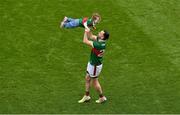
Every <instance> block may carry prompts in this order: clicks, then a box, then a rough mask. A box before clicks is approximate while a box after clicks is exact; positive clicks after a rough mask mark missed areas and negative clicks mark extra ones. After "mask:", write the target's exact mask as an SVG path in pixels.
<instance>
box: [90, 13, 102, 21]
mask: <svg viewBox="0 0 180 115" xmlns="http://www.w3.org/2000/svg"><path fill="white" fill-rule="evenodd" d="M97 17H99V21H98V22H100V21H101V16H100V15H99V14H98V13H93V14H92V20H93V21H94V20H96V18H97Z"/></svg>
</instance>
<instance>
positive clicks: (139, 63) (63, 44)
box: [0, 0, 180, 114]
mask: <svg viewBox="0 0 180 115" xmlns="http://www.w3.org/2000/svg"><path fill="white" fill-rule="evenodd" d="M93 12H99V13H100V14H101V15H102V22H101V23H100V24H99V25H98V26H97V30H96V31H95V33H96V34H97V32H98V31H100V30H101V29H108V31H109V32H110V34H111V37H110V40H109V41H108V43H107V44H108V45H107V49H106V53H105V56H104V67H103V71H102V74H101V76H100V78H99V79H100V82H101V84H102V87H103V89H104V94H105V95H106V96H107V98H108V101H107V103H105V104H101V105H98V104H95V100H96V99H97V98H98V95H97V93H96V92H95V91H94V90H93V89H91V95H92V101H91V102H90V103H85V104H78V103H77V101H78V100H79V99H80V98H81V97H82V96H83V94H84V75H85V70H86V64H87V62H88V59H89V54H90V48H88V47H87V46H86V45H84V44H83V43H82V37H83V29H82V28H76V29H69V30H63V29H59V20H61V19H62V18H63V17H64V16H65V15H66V16H71V17H74V18H79V17H83V16H90V15H91V14H92V13H93ZM178 14H180V1H179V0H159V1H156V0H109V1H106V0H89V1H85V0H71V1H67V0H52V1H49V0H18V1H16V0H1V1H0V113H151V114H152V113H180V110H179V107H180V101H179V98H180V85H179V84H180V78H179V76H180V69H179V68H180V41H179V37H180V22H179V20H180V17H179V15H178Z"/></svg>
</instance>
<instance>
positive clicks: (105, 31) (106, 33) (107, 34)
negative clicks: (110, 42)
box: [104, 30, 109, 40]
mask: <svg viewBox="0 0 180 115" xmlns="http://www.w3.org/2000/svg"><path fill="white" fill-rule="evenodd" d="M107 39H109V32H108V31H107V30H104V40H107Z"/></svg>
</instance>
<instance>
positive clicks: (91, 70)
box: [87, 63, 102, 78]
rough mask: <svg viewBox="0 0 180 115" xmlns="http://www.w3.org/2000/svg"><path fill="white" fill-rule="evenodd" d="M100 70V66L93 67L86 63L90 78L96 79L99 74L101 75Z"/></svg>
mask: <svg viewBox="0 0 180 115" xmlns="http://www.w3.org/2000/svg"><path fill="white" fill-rule="evenodd" d="M101 70H102V64H101V65H98V66H95V65H91V64H90V63H88V65H87V74H88V75H89V76H90V77H92V78H96V77H98V76H99V74H100V73H101Z"/></svg>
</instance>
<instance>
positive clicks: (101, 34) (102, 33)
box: [98, 30, 104, 39]
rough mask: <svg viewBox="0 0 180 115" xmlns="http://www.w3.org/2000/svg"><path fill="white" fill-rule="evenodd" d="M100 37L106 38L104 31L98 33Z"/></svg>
mask: <svg viewBox="0 0 180 115" xmlns="http://www.w3.org/2000/svg"><path fill="white" fill-rule="evenodd" d="M98 37H99V38H100V39H103V38H104V31H103V30H102V31H100V32H99V33H98Z"/></svg>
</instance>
